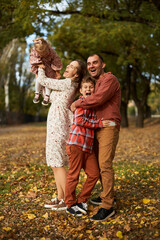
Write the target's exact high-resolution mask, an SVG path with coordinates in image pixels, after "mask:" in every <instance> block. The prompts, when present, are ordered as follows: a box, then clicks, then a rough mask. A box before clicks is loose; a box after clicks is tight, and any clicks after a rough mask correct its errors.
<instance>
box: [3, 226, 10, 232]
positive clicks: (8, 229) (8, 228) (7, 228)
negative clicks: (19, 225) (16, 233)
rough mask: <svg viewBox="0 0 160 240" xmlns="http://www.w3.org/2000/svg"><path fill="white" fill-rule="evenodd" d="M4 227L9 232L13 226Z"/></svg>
mask: <svg viewBox="0 0 160 240" xmlns="http://www.w3.org/2000/svg"><path fill="white" fill-rule="evenodd" d="M2 229H3V230H5V231H6V232H9V231H11V229H12V228H10V227H3V228H2Z"/></svg>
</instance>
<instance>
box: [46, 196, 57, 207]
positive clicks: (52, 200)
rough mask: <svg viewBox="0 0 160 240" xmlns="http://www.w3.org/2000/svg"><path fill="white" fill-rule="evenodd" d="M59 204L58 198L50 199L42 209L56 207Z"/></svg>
mask: <svg viewBox="0 0 160 240" xmlns="http://www.w3.org/2000/svg"><path fill="white" fill-rule="evenodd" d="M59 202H60V200H58V198H57V197H56V198H52V199H51V201H48V202H47V203H46V204H45V205H44V207H45V208H53V207H54V206H56V205H58V204H59Z"/></svg>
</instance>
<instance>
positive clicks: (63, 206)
mask: <svg viewBox="0 0 160 240" xmlns="http://www.w3.org/2000/svg"><path fill="white" fill-rule="evenodd" d="M66 209H67V207H66V204H65V202H64V199H61V200H60V202H59V204H57V205H55V206H54V207H52V210H54V211H63V210H66Z"/></svg>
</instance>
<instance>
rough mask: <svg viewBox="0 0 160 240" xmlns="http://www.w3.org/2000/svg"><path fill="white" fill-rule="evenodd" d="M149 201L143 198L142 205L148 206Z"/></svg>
mask: <svg viewBox="0 0 160 240" xmlns="http://www.w3.org/2000/svg"><path fill="white" fill-rule="evenodd" d="M150 201H151V200H150V199H148V198H143V203H144V204H148V203H149V202H150Z"/></svg>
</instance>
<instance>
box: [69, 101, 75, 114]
mask: <svg viewBox="0 0 160 240" xmlns="http://www.w3.org/2000/svg"><path fill="white" fill-rule="evenodd" d="M70 109H71V111H72V112H75V110H76V107H75V103H74V102H73V103H72V104H71V106H70Z"/></svg>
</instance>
